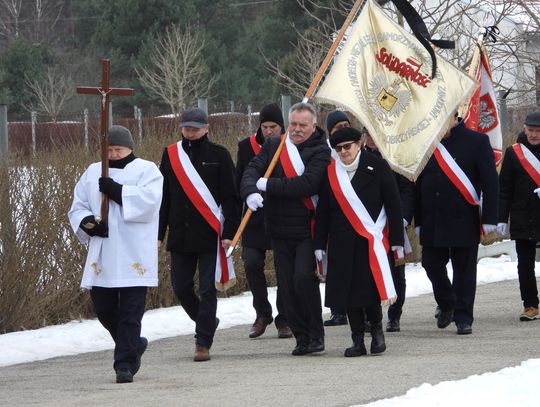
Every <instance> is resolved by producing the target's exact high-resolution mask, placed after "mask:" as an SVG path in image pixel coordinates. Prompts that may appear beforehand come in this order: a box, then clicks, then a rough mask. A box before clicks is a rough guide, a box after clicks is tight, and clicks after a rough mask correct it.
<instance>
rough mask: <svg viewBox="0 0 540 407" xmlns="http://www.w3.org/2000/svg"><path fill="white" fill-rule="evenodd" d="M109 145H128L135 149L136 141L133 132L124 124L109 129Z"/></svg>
mask: <svg viewBox="0 0 540 407" xmlns="http://www.w3.org/2000/svg"><path fill="white" fill-rule="evenodd" d="M109 145H110V146H123V147H128V148H130V149H132V150H133V147H134V143H133V137H132V136H131V132H130V131H129V130H128V129H127V128H125V127H124V126H117V125H115V126H112V127H111V128H110V129H109Z"/></svg>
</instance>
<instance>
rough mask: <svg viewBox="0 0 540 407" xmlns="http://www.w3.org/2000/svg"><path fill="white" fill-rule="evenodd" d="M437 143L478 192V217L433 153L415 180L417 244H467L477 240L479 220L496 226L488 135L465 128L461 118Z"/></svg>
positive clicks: (496, 189) (494, 172)
mask: <svg viewBox="0 0 540 407" xmlns="http://www.w3.org/2000/svg"><path fill="white" fill-rule="evenodd" d="M441 143H442V144H443V145H444V146H445V147H446V149H447V150H448V152H449V153H450V155H451V156H452V158H453V159H454V160H455V161H456V162H457V164H458V165H459V167H460V168H461V169H462V170H463V172H464V173H465V174H466V175H467V177H468V178H469V180H470V181H471V183H472V185H473V186H474V188H475V189H476V192H477V193H478V195H479V196H480V193H482V220H481V221H480V213H479V210H478V207H477V206H474V205H471V204H469V203H468V202H467V201H466V200H465V198H464V197H463V195H461V193H460V192H459V190H458V189H457V188H456V187H455V185H454V184H453V183H452V182H451V181H450V179H449V178H448V177H447V176H446V174H445V173H444V172H443V170H442V169H441V167H440V166H439V164H438V163H437V161H436V159H435V157H434V156H431V158H430V159H429V161H428V163H427V165H426V167H425V168H424V170H423V171H422V173H421V174H420V176H419V177H418V180H417V182H416V192H417V199H416V211H415V216H414V218H415V225H416V226H420V244H421V245H422V246H429V247H470V246H475V245H477V244H478V243H479V242H480V222H481V223H482V224H489V225H496V224H497V218H498V200H499V180H498V177H497V170H496V168H495V158H494V155H493V150H492V148H491V146H490V144H489V138H488V136H487V135H485V134H483V133H478V132H476V131H473V130H470V129H468V128H467V127H466V126H465V124H464V123H463V121H461V122H459V123H458V124H457V125H456V126H455V127H454V128H452V130H451V133H450V136H449V137H447V138H444V139H443V140H442V141H441Z"/></svg>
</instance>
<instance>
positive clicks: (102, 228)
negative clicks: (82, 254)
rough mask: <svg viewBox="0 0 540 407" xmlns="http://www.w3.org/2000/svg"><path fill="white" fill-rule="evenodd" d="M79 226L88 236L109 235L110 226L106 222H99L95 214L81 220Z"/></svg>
mask: <svg viewBox="0 0 540 407" xmlns="http://www.w3.org/2000/svg"><path fill="white" fill-rule="evenodd" d="M79 226H80V228H81V229H82V230H83V231H84V233H86V234H87V235H88V236H99V237H109V227H108V226H107V225H106V224H105V223H101V222H100V223H97V221H96V218H94V215H90V216H87V217H86V218H84V219H83V220H81V224H80V225H79Z"/></svg>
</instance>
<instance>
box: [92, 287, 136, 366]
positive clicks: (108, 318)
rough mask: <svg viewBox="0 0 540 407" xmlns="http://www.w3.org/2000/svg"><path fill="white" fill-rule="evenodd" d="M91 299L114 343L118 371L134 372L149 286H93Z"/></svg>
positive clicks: (98, 316) (115, 364)
mask: <svg viewBox="0 0 540 407" xmlns="http://www.w3.org/2000/svg"><path fill="white" fill-rule="evenodd" d="M90 298H91V299H92V306H93V308H94V312H95V313H96V316H97V318H98V320H99V322H101V325H103V327H104V328H105V329H106V330H107V331H109V333H110V334H111V337H112V338H113V340H114V344H115V346H114V364H113V367H114V369H120V368H125V367H127V368H128V369H131V367H132V366H133V364H134V363H135V359H136V357H137V349H138V347H139V344H140V341H141V320H142V317H143V314H144V307H145V302H146V287H118V288H106V287H92V289H91V290H90Z"/></svg>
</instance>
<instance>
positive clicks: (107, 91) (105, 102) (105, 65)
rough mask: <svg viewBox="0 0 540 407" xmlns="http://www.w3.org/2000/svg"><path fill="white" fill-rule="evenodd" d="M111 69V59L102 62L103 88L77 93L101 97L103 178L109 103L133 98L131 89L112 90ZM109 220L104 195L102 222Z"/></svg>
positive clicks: (106, 167)
mask: <svg viewBox="0 0 540 407" xmlns="http://www.w3.org/2000/svg"><path fill="white" fill-rule="evenodd" d="M110 68H111V60H110V59H102V60H101V69H102V75H101V87H100V88H98V87H91V86H77V93H81V94H85V95H100V96H101V134H100V136H101V176H102V177H108V176H109V102H110V98H111V96H132V95H133V89H131V88H110V87H109V73H110ZM108 220H109V198H108V197H107V195H105V194H103V197H102V200H101V222H102V223H105V224H106V223H107V222H108Z"/></svg>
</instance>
